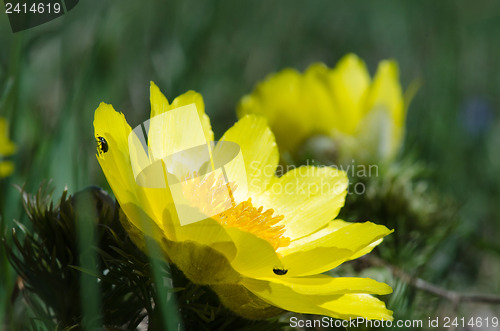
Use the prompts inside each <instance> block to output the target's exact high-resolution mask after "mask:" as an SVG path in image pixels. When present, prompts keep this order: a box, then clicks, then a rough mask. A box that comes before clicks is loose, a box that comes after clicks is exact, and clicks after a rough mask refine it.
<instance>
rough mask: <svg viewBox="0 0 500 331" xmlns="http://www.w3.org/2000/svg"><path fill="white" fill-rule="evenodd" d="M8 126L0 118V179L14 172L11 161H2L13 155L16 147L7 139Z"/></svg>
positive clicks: (5, 121)
mask: <svg viewBox="0 0 500 331" xmlns="http://www.w3.org/2000/svg"><path fill="white" fill-rule="evenodd" d="M8 125H9V124H8V123H7V120H6V119H5V118H3V117H0V178H1V177H7V176H9V175H10V174H12V172H13V171H14V164H13V163H12V162H11V161H5V160H3V158H4V157H6V156H10V155H12V154H14V152H15V151H16V145H15V144H14V143H13V142H12V141H11V140H10V139H9V126H8Z"/></svg>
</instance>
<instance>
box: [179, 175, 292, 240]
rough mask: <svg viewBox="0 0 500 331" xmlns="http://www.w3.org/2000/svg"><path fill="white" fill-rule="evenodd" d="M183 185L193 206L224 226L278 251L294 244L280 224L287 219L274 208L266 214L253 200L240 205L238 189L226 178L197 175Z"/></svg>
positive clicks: (283, 226)
mask: <svg viewBox="0 0 500 331" xmlns="http://www.w3.org/2000/svg"><path fill="white" fill-rule="evenodd" d="M182 183H183V185H182V191H183V194H184V197H185V198H186V199H188V201H189V202H190V204H191V206H193V207H196V208H198V209H199V210H200V211H201V212H203V213H204V214H205V215H208V216H210V217H211V218H213V219H214V220H216V221H217V222H219V223H220V224H221V225H224V226H229V227H234V228H238V229H241V230H243V231H246V232H249V233H252V234H253V235H255V236H257V237H259V238H261V239H264V240H266V241H267V242H269V243H270V244H271V245H272V246H273V248H274V250H277V249H278V248H280V247H285V246H288V245H289V244H290V238H288V237H285V236H283V234H284V233H285V230H286V228H285V225H279V224H278V223H279V222H280V221H281V220H283V219H284V218H285V216H283V215H276V216H273V214H274V210H273V209H268V210H266V211H264V208H263V207H262V206H261V207H259V208H256V207H254V205H253V204H252V198H248V200H246V201H243V202H240V203H237V202H236V201H235V200H234V196H233V192H234V191H235V190H236V188H237V186H236V185H235V184H234V183H226V182H225V180H224V177H223V176H222V175H220V176H218V177H217V178H216V176H215V174H214V173H213V172H212V173H211V174H210V175H207V176H203V177H202V176H200V177H198V176H197V175H196V174H193V175H191V176H189V177H187V179H185V180H184V181H183V182H182Z"/></svg>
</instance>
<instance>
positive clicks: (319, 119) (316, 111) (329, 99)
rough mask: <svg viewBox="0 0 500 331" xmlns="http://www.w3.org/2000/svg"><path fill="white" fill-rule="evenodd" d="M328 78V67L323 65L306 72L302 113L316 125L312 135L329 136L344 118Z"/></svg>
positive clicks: (316, 64)
mask: <svg viewBox="0 0 500 331" xmlns="http://www.w3.org/2000/svg"><path fill="white" fill-rule="evenodd" d="M328 77H329V70H328V67H327V66H325V65H324V64H323V63H314V64H312V65H310V66H309V68H307V70H306V71H305V72H304V76H303V85H302V99H301V106H302V110H301V111H302V112H305V113H307V114H308V115H309V117H310V119H311V121H312V122H313V123H314V124H313V127H312V129H311V134H325V135H328V134H329V133H330V130H331V127H332V125H333V124H334V123H338V121H339V120H340V119H341V118H342V117H341V116H342V114H339V111H342V109H339V108H338V107H336V106H335V105H334V100H333V96H332V93H331V88H330V83H329V78H328ZM339 116H340V117H339Z"/></svg>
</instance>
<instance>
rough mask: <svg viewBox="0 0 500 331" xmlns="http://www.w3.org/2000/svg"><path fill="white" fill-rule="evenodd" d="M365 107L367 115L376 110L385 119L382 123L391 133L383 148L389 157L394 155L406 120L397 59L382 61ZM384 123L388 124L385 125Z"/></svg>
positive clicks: (399, 143) (400, 140)
mask: <svg viewBox="0 0 500 331" xmlns="http://www.w3.org/2000/svg"><path fill="white" fill-rule="evenodd" d="M365 109H366V112H367V115H368V114H369V113H371V112H376V113H378V115H377V117H378V118H382V119H383V120H382V123H381V124H382V126H383V127H384V128H385V130H386V131H388V135H389V139H388V140H387V142H384V143H385V144H387V146H386V147H383V148H384V149H385V150H387V151H388V152H387V154H388V155H387V156H388V157H392V156H394V154H395V153H396V152H397V151H398V150H399V148H400V145H401V142H402V139H403V133H404V132H403V127H404V120H405V109H404V99H403V92H402V90H401V85H400V84H399V70H398V66H397V64H396V62H395V61H389V60H386V61H381V62H380V64H379V66H378V69H377V73H376V75H375V78H374V79H373V84H372V86H371V88H370V91H369V93H368V95H367V99H366V106H365ZM372 120H373V119H372ZM384 123H387V124H385V125H383V124H384ZM366 125H367V124H365V126H366ZM363 129H365V130H366V128H362V127H360V128H359V131H361V130H363Z"/></svg>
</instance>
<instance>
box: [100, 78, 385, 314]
mask: <svg viewBox="0 0 500 331" xmlns="http://www.w3.org/2000/svg"><path fill="white" fill-rule="evenodd" d="M192 104H194V105H195V106H196V110H197V112H196V111H194V112H193V109H194V107H193V105H192ZM181 106H183V107H181ZM179 107H181V108H179ZM193 114H194V118H193ZM94 130H95V137H96V140H97V142H98V153H97V159H98V161H99V163H100V165H101V168H102V170H103V172H104V174H105V176H106V178H107V180H108V182H109V184H110V186H111V188H112V190H113V192H114V193H115V196H116V198H117V199H118V202H119V203H120V206H121V207H122V209H123V210H124V212H125V213H126V215H127V216H128V219H129V222H130V224H128V225H126V227H127V228H128V231H129V233H130V234H131V237H132V238H133V239H134V240H135V241H136V242H137V243H138V244H139V245H140V246H142V248H144V245H143V244H141V239H140V235H139V234H145V235H148V236H151V237H152V238H154V239H155V240H156V241H157V242H159V243H160V244H161V245H162V247H163V250H164V252H165V255H166V258H167V259H168V260H169V261H170V262H173V263H174V264H175V265H177V267H178V268H179V269H181V270H182V271H183V272H184V274H185V275H186V276H187V277H188V278H189V279H190V280H191V281H192V282H194V283H196V284H201V285H209V286H211V288H212V289H213V290H214V291H215V292H216V293H217V294H218V296H219V298H220V300H221V302H222V303H223V304H224V305H225V306H226V307H228V308H229V309H231V310H233V311H234V312H236V313H237V314H239V315H241V316H244V317H247V318H252V319H254V318H266V317H269V316H274V315H277V314H279V313H281V312H283V311H284V310H288V311H293V312H299V313H309V314H319V315H327V316H331V317H334V318H341V319H347V318H349V317H365V318H369V319H386V320H389V319H392V312H391V311H389V310H387V309H386V307H385V304H384V303H383V302H382V301H380V300H379V299H377V298H375V297H373V296H372V294H388V293H391V291H392V289H391V288H390V286H388V285H386V284H383V283H379V282H376V281H374V280H372V279H368V278H348V277H347V278H344V277H330V276H327V275H324V274H322V273H324V272H326V271H328V270H331V269H333V268H335V267H337V266H339V265H340V264H341V263H343V262H344V261H347V260H351V259H355V258H357V257H360V256H362V255H364V254H366V253H368V252H370V251H371V250H372V249H373V247H374V246H376V245H377V244H379V243H380V242H381V241H382V238H383V237H384V236H386V235H388V234H389V233H391V232H392V231H390V230H388V229H387V228H386V227H384V226H380V225H376V224H373V223H370V222H365V223H347V222H344V221H342V220H333V219H334V218H335V216H336V215H337V214H338V212H339V210H340V208H341V207H342V206H343V204H344V199H345V196H346V188H347V177H346V175H345V173H344V172H342V171H338V170H336V169H334V168H331V167H321V168H316V167H300V168H296V169H293V170H290V171H289V172H287V173H286V174H285V175H283V176H282V177H280V178H278V177H276V176H275V170H276V168H277V166H278V149H277V146H276V143H275V141H274V136H273V134H272V132H271V130H270V129H269V128H268V126H267V124H266V121H265V119H263V118H259V117H256V116H253V115H251V116H245V117H243V118H242V119H241V120H239V121H238V122H237V123H236V124H235V125H234V126H233V127H232V128H230V129H229V130H228V131H227V132H226V133H225V134H224V135H223V136H222V138H221V139H220V141H219V142H218V143H217V145H215V147H214V146H212V147H213V148H210V149H208V150H210V156H209V158H210V162H202V161H200V164H203V165H202V166H201V167H200V169H199V170H198V171H194V170H193V168H192V165H193V164H195V163H196V162H191V161H193V160H192V159H190V160H189V159H188V156H189V155H191V156H193V155H194V156H195V157H194V158H196V157H198V156H199V155H201V154H202V153H199V151H198V147H199V146H201V147H203V148H202V150H205V148H207V142H209V141H212V140H213V133H212V129H211V126H210V120H209V118H208V116H207V115H206V114H205V112H204V103H203V99H202V97H201V95H200V94H198V93H196V92H193V91H189V92H187V93H185V94H183V95H181V96H179V97H177V98H176V99H175V100H174V101H173V102H172V104H169V102H168V101H167V99H166V98H165V96H164V95H163V94H162V93H161V92H160V90H159V89H158V87H156V85H154V84H153V83H151V120H150V121H148V122H145V123H144V127H138V128H136V129H134V130H132V128H131V127H130V126H129V125H128V124H127V122H126V120H125V117H124V115H123V114H122V113H119V112H116V111H115V110H114V109H113V107H112V106H111V105H108V104H105V103H101V105H100V106H99V108H98V109H97V110H96V112H95V118H94ZM143 132H147V133H148V137H147V143H146V142H145V140H142V139H141V135H142V133H143ZM131 133H132V134H131ZM200 142H204V143H205V146H203V144H200ZM189 146H198V147H195V148H192V149H187V148H188V147H189ZM221 146H222V147H221ZM224 146H229V147H228V148H229V149H228V150H231V151H230V152H228V153H229V154H231V155H229V154H228V153H225V152H224V151H222V153H221V149H224V148H225V147H224ZM234 146H237V147H238V148H237V149H235V150H233V149H232V148H233V147H234ZM221 155H222V157H220V156H221ZM229 156H231V157H229ZM233 156H234V158H233ZM210 163H212V164H211V165H209V164H210ZM190 167H191V168H190ZM207 167H208V168H207ZM138 169H139V170H140V171H137V170H138ZM207 169H211V170H207ZM214 169H215V170H214ZM221 169H222V170H223V171H222V170H221ZM221 171H222V172H221ZM200 174H205V175H200ZM222 175H223V176H222ZM226 177H227V178H226ZM226 179H227V180H226ZM179 192H180V193H179ZM178 194H184V199H185V201H184V205H182V204H181V205H182V208H181V206H180V205H179V203H178V202H176V199H178V198H179V196H178ZM188 205H190V206H191V207H194V209H198V210H199V211H200V213H199V214H200V215H210V217H201V218H199V219H198V220H196V221H195V222H187V224H186V219H184V218H183V217H184V216H183V215H186V214H185V209H183V208H185V207H186V206H188ZM186 208H187V207H186ZM188 215H189V216H193V215H195V214H189V213H188ZM181 216H182V217H181ZM195 216H196V215H195ZM193 217H194V216H193ZM191 221H192V220H191Z"/></svg>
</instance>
